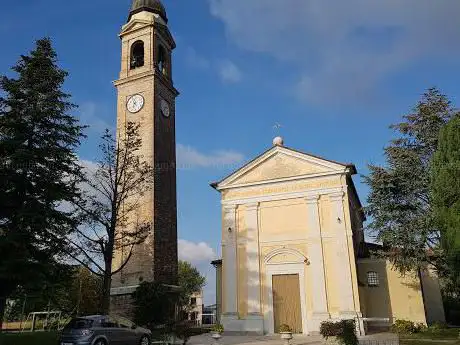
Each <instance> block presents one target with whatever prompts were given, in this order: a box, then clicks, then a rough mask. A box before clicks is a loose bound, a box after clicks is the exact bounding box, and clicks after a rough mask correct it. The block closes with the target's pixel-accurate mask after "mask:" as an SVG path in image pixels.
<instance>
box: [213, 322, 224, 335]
mask: <svg viewBox="0 0 460 345" xmlns="http://www.w3.org/2000/svg"><path fill="white" fill-rule="evenodd" d="M211 332H216V333H224V326H223V325H221V324H220V323H218V324H215V325H214V326H212V327H211Z"/></svg>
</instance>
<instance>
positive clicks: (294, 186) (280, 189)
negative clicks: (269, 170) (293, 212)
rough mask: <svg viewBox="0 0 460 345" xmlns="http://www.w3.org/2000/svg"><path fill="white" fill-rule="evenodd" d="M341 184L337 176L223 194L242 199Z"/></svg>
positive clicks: (236, 190)
mask: <svg viewBox="0 0 460 345" xmlns="http://www.w3.org/2000/svg"><path fill="white" fill-rule="evenodd" d="M340 186H341V182H340V178H338V177H336V178H333V179H331V178H330V179H321V180H315V181H308V182H303V183H283V184H279V185H277V186H270V187H251V188H239V189H235V190H227V191H223V193H222V196H223V199H224V200H228V199H240V198H249V197H255V196H263V195H272V194H282V193H292V192H302V191H307V190H310V189H321V188H333V187H340Z"/></svg>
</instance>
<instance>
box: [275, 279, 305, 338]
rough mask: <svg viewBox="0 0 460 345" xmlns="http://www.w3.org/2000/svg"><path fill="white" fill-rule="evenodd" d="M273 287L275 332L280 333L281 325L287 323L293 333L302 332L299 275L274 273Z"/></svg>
mask: <svg viewBox="0 0 460 345" xmlns="http://www.w3.org/2000/svg"><path fill="white" fill-rule="evenodd" d="M272 288H273V315H274V322H275V332H276V333H278V329H279V327H280V326H281V325H282V324H286V325H288V326H290V327H291V329H292V332H293V333H302V314H301V311H300V286H299V275H298V274H282V275H273V276H272Z"/></svg>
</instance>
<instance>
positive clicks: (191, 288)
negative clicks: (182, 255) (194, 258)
mask: <svg viewBox="0 0 460 345" xmlns="http://www.w3.org/2000/svg"><path fill="white" fill-rule="evenodd" d="M177 278H178V284H179V286H180V287H181V290H180V295H179V303H180V305H181V306H183V307H188V305H189V303H190V297H191V296H192V294H194V293H195V292H200V291H201V289H202V288H203V286H204V285H205V284H206V278H205V277H203V276H202V275H201V274H200V272H199V271H198V270H197V269H196V267H193V266H192V265H191V264H190V263H189V262H187V261H182V260H179V266H178V276H177Z"/></svg>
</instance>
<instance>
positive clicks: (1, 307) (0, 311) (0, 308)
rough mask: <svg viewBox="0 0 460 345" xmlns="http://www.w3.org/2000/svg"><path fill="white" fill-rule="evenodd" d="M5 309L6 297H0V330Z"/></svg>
mask: <svg viewBox="0 0 460 345" xmlns="http://www.w3.org/2000/svg"><path fill="white" fill-rule="evenodd" d="M5 309H6V298H4V297H0V331H1V330H2V325H3V316H4V315H5Z"/></svg>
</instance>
